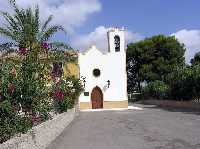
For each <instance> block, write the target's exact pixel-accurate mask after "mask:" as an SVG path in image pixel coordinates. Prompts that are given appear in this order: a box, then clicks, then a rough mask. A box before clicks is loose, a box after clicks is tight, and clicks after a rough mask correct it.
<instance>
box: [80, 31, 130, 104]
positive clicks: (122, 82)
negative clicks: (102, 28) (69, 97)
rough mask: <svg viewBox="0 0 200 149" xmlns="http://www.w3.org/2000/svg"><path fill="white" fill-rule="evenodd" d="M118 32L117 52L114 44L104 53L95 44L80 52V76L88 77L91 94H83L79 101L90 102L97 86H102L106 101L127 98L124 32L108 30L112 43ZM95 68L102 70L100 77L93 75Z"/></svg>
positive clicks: (87, 81)
mask: <svg viewBox="0 0 200 149" xmlns="http://www.w3.org/2000/svg"><path fill="white" fill-rule="evenodd" d="M116 34H117V35H119V36H120V38H121V50H120V52H115V50H114V45H111V44H109V45H110V52H107V53H102V52H101V51H99V50H98V49H97V48H96V47H95V46H92V47H91V48H90V49H88V51H86V52H85V53H79V66H80V76H84V77H86V84H85V92H89V96H84V94H81V95H80V98H79V102H90V100H91V92H92V89H93V88H94V87H96V86H98V87H100V88H101V90H102V92H103V98H104V101H124V100H127V76H126V53H125V50H124V34H123V32H122V31H119V30H117V31H116V30H111V32H108V38H109V41H110V43H113V42H114V36H115V35H116ZM105 42H106V41H105ZM95 68H98V69H100V71H101V75H100V76H99V77H95V76H93V69H95ZM108 80H110V87H109V88H107V81H108Z"/></svg>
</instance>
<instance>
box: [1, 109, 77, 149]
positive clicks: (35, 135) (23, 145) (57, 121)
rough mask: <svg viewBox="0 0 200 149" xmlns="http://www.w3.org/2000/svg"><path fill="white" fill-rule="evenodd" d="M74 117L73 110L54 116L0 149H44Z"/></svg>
mask: <svg viewBox="0 0 200 149" xmlns="http://www.w3.org/2000/svg"><path fill="white" fill-rule="evenodd" d="M75 115H76V110H75V109H71V110H69V111H68V112H66V113H62V114H59V115H56V116H54V117H53V119H52V120H48V121H46V122H44V123H42V124H40V125H38V126H35V127H33V128H32V129H31V130H30V131H29V132H28V133H27V134H22V135H21V136H20V137H14V138H12V139H10V140H8V141H6V142H5V143H3V144H0V149H45V148H46V147H47V146H48V145H49V144H50V143H51V142H52V141H53V140H54V139H55V138H56V137H57V136H59V135H60V134H61V133H62V131H63V130H64V129H65V128H66V127H67V126H68V125H69V124H70V123H71V122H72V120H73V119H74V118H75Z"/></svg>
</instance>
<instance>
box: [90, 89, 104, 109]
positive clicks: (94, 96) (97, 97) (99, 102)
mask: <svg viewBox="0 0 200 149" xmlns="http://www.w3.org/2000/svg"><path fill="white" fill-rule="evenodd" d="M91 101H92V109H101V108H103V93H102V91H101V89H100V88H99V87H95V88H94V89H93V90H92V93H91Z"/></svg>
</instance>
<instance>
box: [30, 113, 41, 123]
mask: <svg viewBox="0 0 200 149" xmlns="http://www.w3.org/2000/svg"><path fill="white" fill-rule="evenodd" d="M31 122H32V124H33V125H37V124H38V123H39V122H40V117H39V116H37V115H36V114H34V115H32V117H31Z"/></svg>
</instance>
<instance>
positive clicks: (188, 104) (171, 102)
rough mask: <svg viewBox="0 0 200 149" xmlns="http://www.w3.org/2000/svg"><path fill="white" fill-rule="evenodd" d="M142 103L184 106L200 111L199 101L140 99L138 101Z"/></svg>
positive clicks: (174, 106) (170, 106)
mask: <svg viewBox="0 0 200 149" xmlns="http://www.w3.org/2000/svg"><path fill="white" fill-rule="evenodd" d="M139 102H140V103H143V104H152V105H157V106H160V107H169V108H180V109H181V108H184V109H191V110H196V111H200V103H195V102H192V101H174V100H151V99H150V100H142V101H139Z"/></svg>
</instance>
